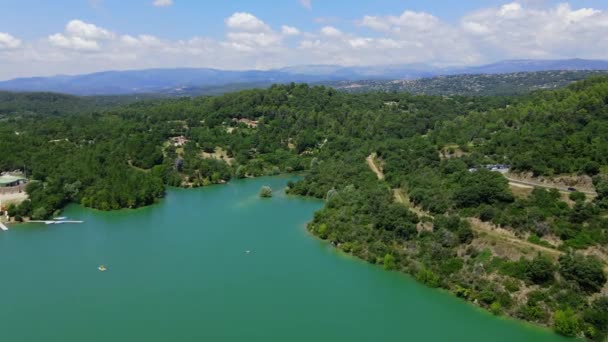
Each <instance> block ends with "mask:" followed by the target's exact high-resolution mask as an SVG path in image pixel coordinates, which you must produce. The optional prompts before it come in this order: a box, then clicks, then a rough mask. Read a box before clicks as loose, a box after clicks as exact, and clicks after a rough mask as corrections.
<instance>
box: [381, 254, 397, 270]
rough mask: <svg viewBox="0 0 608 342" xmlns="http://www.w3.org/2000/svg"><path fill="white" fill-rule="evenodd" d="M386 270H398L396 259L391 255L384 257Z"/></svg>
mask: <svg viewBox="0 0 608 342" xmlns="http://www.w3.org/2000/svg"><path fill="white" fill-rule="evenodd" d="M383 263H384V269H385V270H394V269H396V268H397V263H396V262H395V257H394V256H392V255H391V254H386V255H385V256H384V260H383Z"/></svg>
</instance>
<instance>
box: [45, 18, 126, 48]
mask: <svg viewBox="0 0 608 342" xmlns="http://www.w3.org/2000/svg"><path fill="white" fill-rule="evenodd" d="M113 38H114V34H113V33H112V32H110V31H108V30H106V29H104V28H101V27H98V26H95V25H93V24H89V23H85V22H84V21H82V20H77V19H75V20H71V21H70V22H68V23H67V25H66V26H65V31H64V33H55V34H52V35H50V36H49V37H48V42H49V43H50V44H51V45H54V46H56V47H59V48H63V49H69V50H79V51H96V50H99V49H100V48H101V45H100V43H99V41H103V40H111V39H113Z"/></svg>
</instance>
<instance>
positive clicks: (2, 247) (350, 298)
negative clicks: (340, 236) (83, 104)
mask: <svg viewBox="0 0 608 342" xmlns="http://www.w3.org/2000/svg"><path fill="white" fill-rule="evenodd" d="M290 179H292V178H290V177H272V178H260V179H253V180H242V181H235V182H231V183H230V184H227V185H223V186H212V187H207V188H203V189H195V190H181V189H170V190H168V192H167V196H166V198H165V199H163V200H162V201H161V202H160V203H159V204H157V205H154V206H151V207H147V208H143V209H138V210H124V211H119V212H98V211H94V210H89V209H84V208H82V207H80V206H76V205H73V206H70V207H68V208H67V210H66V211H65V212H64V213H63V214H62V216H67V217H69V218H70V219H74V220H84V221H85V222H84V223H83V224H74V225H69V224H65V225H49V226H46V225H37V224H28V225H19V226H15V225H13V226H11V230H10V231H8V232H0V272H1V273H0V274H1V276H0V296H2V301H1V304H0V341H7V342H8V341H10V342H21V341H27V342H29V341H32V342H38V341H45V342H48V341H58V342H59V341H61V342H72V341H74V342H76V341H77V342H84V341H87V342H94V341H146V342H150V341H332V342H335V341H493V342H494V341H509V342H510V341H568V340H566V339H562V338H561V337H559V336H557V335H555V334H553V333H551V332H550V331H548V330H544V329H540V328H537V327H533V326H531V325H528V324H524V323H520V322H516V321H513V320H508V319H502V318H497V317H494V316H492V315H490V314H488V313H486V312H485V311H482V310H480V309H478V308H476V307H474V306H472V305H470V304H468V303H466V302H465V301H462V300H460V299H458V298H455V297H453V296H452V295H450V294H448V293H446V292H443V291H439V290H435V289H430V288H427V287H425V286H423V285H421V284H418V283H417V282H416V281H414V280H412V279H411V278H409V277H407V276H405V275H403V274H399V273H395V272H386V271H384V270H383V269H381V268H380V267H376V266H372V265H369V264H367V263H365V262H363V261H360V260H358V259H355V258H352V257H349V256H346V255H344V254H342V253H340V252H338V251H336V250H335V249H333V248H332V247H331V246H329V245H328V244H327V243H325V242H322V241H319V240H317V239H315V238H314V237H313V236H311V235H309V234H308V233H307V231H306V229H305V225H306V222H308V221H310V220H311V219H312V217H313V214H314V212H315V211H316V210H318V209H320V208H321V207H322V206H323V202H321V201H316V200H308V199H302V198H294V197H289V196H286V195H285V194H284V192H283V191H279V190H280V189H283V188H284V187H285V186H286V184H287V181H288V180H290ZM263 185H269V186H271V187H272V188H273V189H275V196H274V197H273V198H271V199H260V198H259V197H258V191H259V190H260V187H261V186H263ZM246 251H250V252H249V253H247V252H246ZM101 264H104V265H106V266H107V267H108V270H107V271H106V272H100V271H99V270H98V269H97V267H98V266H99V265H101Z"/></svg>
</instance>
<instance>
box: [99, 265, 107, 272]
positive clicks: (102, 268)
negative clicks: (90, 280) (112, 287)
mask: <svg viewBox="0 0 608 342" xmlns="http://www.w3.org/2000/svg"><path fill="white" fill-rule="evenodd" d="M97 269H98V270H99V271H100V272H105V271H107V270H108V269H107V268H106V267H105V266H104V265H99V267H97Z"/></svg>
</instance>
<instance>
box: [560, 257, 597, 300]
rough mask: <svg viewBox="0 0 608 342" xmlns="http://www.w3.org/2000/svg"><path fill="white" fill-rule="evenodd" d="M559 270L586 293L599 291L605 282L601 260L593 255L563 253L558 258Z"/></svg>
mask: <svg viewBox="0 0 608 342" xmlns="http://www.w3.org/2000/svg"><path fill="white" fill-rule="evenodd" d="M559 272H560V273H561V274H562V275H563V276H564V278H565V279H567V280H571V281H574V282H576V283H577V284H578V285H579V286H580V287H581V289H583V290H584V291H586V292H588V293H594V292H599V291H600V290H601V289H602V287H603V286H604V284H605V283H606V274H605V273H604V270H603V265H602V262H601V261H599V260H598V259H597V258H596V257H593V256H583V255H580V254H574V253H568V254H566V255H563V256H561V257H560V258H559Z"/></svg>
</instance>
